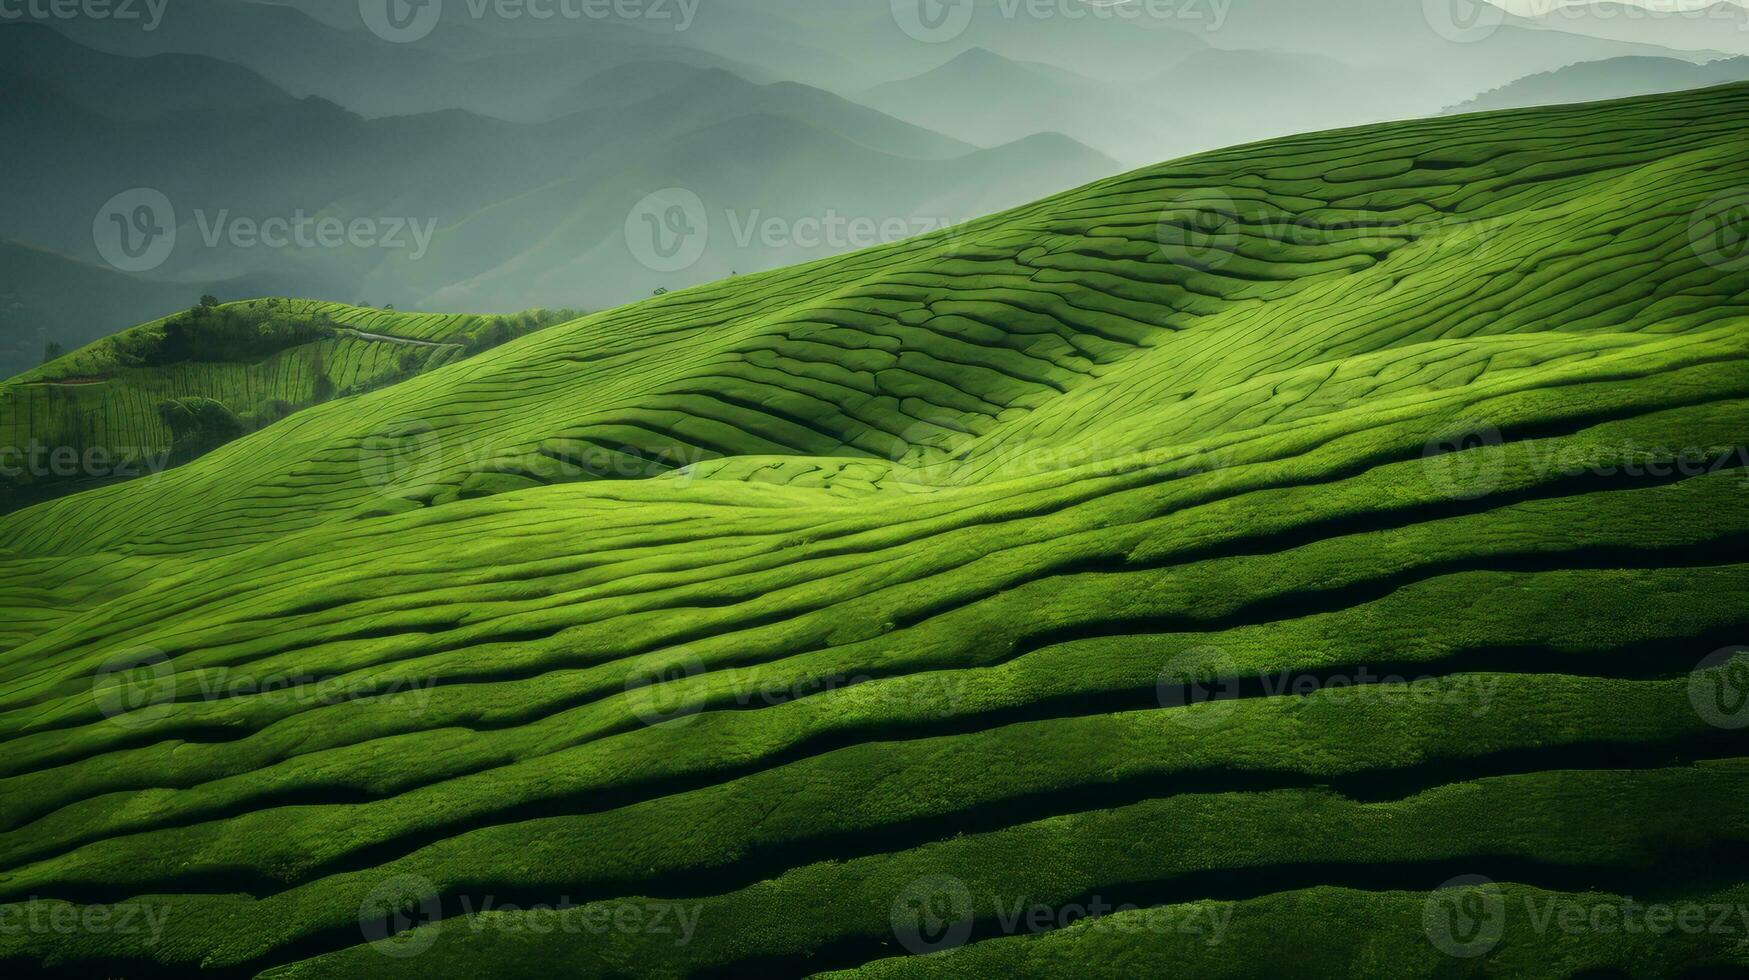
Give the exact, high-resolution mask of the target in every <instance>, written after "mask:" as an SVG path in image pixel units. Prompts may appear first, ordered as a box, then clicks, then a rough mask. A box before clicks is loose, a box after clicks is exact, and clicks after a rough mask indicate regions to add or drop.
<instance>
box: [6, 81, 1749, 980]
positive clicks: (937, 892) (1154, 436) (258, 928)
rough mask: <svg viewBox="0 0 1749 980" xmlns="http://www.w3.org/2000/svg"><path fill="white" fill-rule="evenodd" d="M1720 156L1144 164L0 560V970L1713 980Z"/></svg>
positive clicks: (1736, 112) (35, 511) (534, 362)
mask: <svg viewBox="0 0 1749 980" xmlns="http://www.w3.org/2000/svg"><path fill="white" fill-rule="evenodd" d="M1745 132H1749V86H1741V85H1739V86H1727V87H1722V88H1716V89H1707V90H1701V91H1695V92H1687V93H1679V94H1674V95H1663V96H1654V97H1648V98H1640V99H1633V100H1626V101H1620V102H1609V103H1598V104H1592V105H1584V106H1568V107H1557V108H1545V109H1531V110H1521V111H1512V112H1505V113H1495V114H1485V115H1473V116H1456V117H1445V118H1439V119H1434V120H1425V121H1412V122H1401V123H1390V124H1384V125H1376V126H1369V127H1365V128H1359V129H1351V130H1343V131H1337V132H1327V133H1315V134H1309V135H1304V136H1297V137H1292V138H1287V139H1281V140H1275V141H1271V142H1266V143H1260V144H1255V145H1250V146H1243V147H1236V148H1232V149H1228V150H1222V151H1218V152H1213V153H1208V154H1204V155H1199V156H1195V157H1191V158H1187V159H1182V160H1177V161H1172V162H1168V163H1164V164H1160V165H1158V166H1154V167H1150V168H1146V169H1143V170H1139V171H1136V172H1133V173H1129V174H1125V175H1122V176H1118V177H1113V178H1111V179H1108V180H1104V181H1101V182H1099V183H1095V184H1092V185H1089V186H1086V187H1083V188H1079V189H1076V190H1072V191H1069V192H1067V193H1064V194H1061V195H1058V196H1055V197H1052V198H1049V199H1046V200H1042V201H1039V202H1037V203H1035V204H1032V205H1029V206H1026V207H1022V208H1019V209H1017V210H1014V211H1010V212H1007V213H1004V214H999V215H995V216H992V217H989V218H984V219H979V220H977V221H974V222H971V223H969V224H966V225H962V226H959V227H956V228H952V229H947V230H945V231H942V232H938V233H935V234H932V235H929V236H925V237H922V238H916V239H912V240H908V241H905V242H901V243H897V244H894V245H890V246H885V247H881V248H877V249H874V250H871V251H866V252H859V253H856V254H852V255H847V256H842V257H838V258H833V259H829V260H824V261H820V262H816V263H812V264H809V265H804V266H799V267H795V268H789V269H783V270H778V271H774V272H770V273H763V274H759V275H750V276H740V277H735V278H732V279H728V280H724V281H722V282H719V283H715V284H709V285H705V286H700V287H697V288H693V289H689V290H684V291H677V292H674V293H671V294H667V295H663V296H658V297H655V298H652V299H649V300H646V301H643V302H639V303H636V304H633V305H630V306H626V307H622V308H618V309H614V310H608V311H604V312H601V313H596V314H592V315H588V316H583V317H579V318H576V319H571V320H568V321H567V322H564V323H561V324H559V325H556V326H552V327H549V328H547V329H543V330H539V331H536V332H533V333H530V334H528V335H527V336H522V337H520V338H518V339H514V340H511V341H509V342H507V343H504V344H502V345H501V346H497V347H494V348H492V349H490V350H485V351H483V352H481V353H479V354H477V355H476V356H473V357H470V358H468V359H466V360H449V359H447V358H439V359H440V360H441V363H434V364H432V365H429V369H428V370H421V371H419V372H417V373H415V374H414V375H413V376H411V377H407V378H405V379H404V380H399V381H398V383H394V384H392V385H386V386H382V387H374V388H373V387H372V386H371V385H370V384H365V385H363V387H362V388H360V389H359V390H357V391H356V392H355V393H351V394H347V395H345V396H344V397H336V398H334V399H331V400H327V401H323V402H321V403H320V404H313V405H311V406H309V407H306V408H303V409H301V410H300V411H297V412H296V413H295V414H292V415H290V416H288V417H286V418H284V419H282V420H280V421H278V422H276V423H274V424H271V425H268V426H266V427H265V428H262V429H260V430H259V431H254V432H252V433H249V434H247V435H244V436H242V437H241V438H237V439H235V440H234V441H231V442H228V443H227V444H225V445H222V446H220V447H218V448H216V449H213V450H212V451H210V452H208V453H206V454H205V455H202V456H200V458H198V459H195V460H193V461H191V462H189V463H187V464H186V465H183V466H179V467H176V468H174V469H170V470H167V471H165V472H162V473H159V474H156V475H151V476H146V477H142V478H140V479H136V480H132V481H129V482H127V483H125V484H120V485H115V486H106V487H100V488H96V489H90V490H86V491H84V492H80V493H76V494H71V495H67V496H63V497H60V498H57V499H54V500H51V501H47V502H44V503H40V504H37V505H35V506H32V507H29V508H26V509H23V510H19V511H17V512H14V513H11V514H8V515H4V516H0V613H4V615H3V616H0V741H3V743H4V746H5V749H6V751H4V752H0V962H5V963H10V964H11V965H14V966H24V967H32V968H38V969H43V970H47V971H50V972H61V973H65V974H69V975H83V974H89V973H93V972H97V973H107V974H111V975H127V976H152V975H163V976H186V975H193V974H196V973H197V972H201V973H204V974H205V975H212V976H223V977H231V976H237V977H249V976H257V975H262V976H271V977H278V978H294V977H295V978H305V977H355V976H373V977H377V976H381V977H397V976H407V977H418V978H420V980H430V978H433V977H450V976H454V977H458V978H459V977H476V976H484V975H507V976H554V975H564V976H585V977H620V976H633V975H635V976H654V977H681V976H791V975H805V974H815V973H822V974H832V975H835V976H868V977H877V978H884V977H899V976H904V977H909V976H945V977H987V976H1069V975H1080V976H1138V975H1140V976H1150V975H1174V974H1177V973H1183V974H1184V975H1193V976H1204V975H1207V976H1233V977H1240V976H1255V975H1257V974H1258V973H1259V972H1279V971H1290V972H1292V973H1294V974H1300V973H1303V974H1305V975H1308V976H1328V977H1350V976H1410V975H1440V976H1481V975H1490V976H1548V975H1563V976H1565V975H1573V974H1579V973H1587V972H1592V973H1596V974H1599V975H1631V976H1681V975H1690V974H1694V973H1698V972H1705V971H1731V970H1742V969H1746V968H1749V943H1746V942H1745V940H1749V914H1746V913H1745V910H1746V909H1749V803H1746V801H1749V707H1746V706H1745V705H1744V703H1743V702H1744V700H1745V696H1746V695H1749V676H1746V675H1749V653H1746V652H1745V651H1744V650H1743V648H1742V647H1741V646H1740V645H1741V644H1745V643H1749V551H1746V549H1745V545H1746V544H1749V455H1746V446H1749V360H1746V356H1749V260H1745V259H1744V258H1743V257H1742V256H1741V254H1740V251H1741V250H1740V248H1738V250H1737V253H1736V254H1734V253H1733V252H1732V251H1731V248H1732V247H1733V246H1734V245H1740V243H1739V242H1737V241H1736V240H1735V239H1733V238H1732V233H1733V232H1732V228H1731V227H1730V226H1729V224H1728V215H1729V214H1732V213H1735V212H1734V211H1733V210H1732V209H1733V208H1734V207H1738V206H1741V204H1742V202H1744V201H1749V141H1745V139H1744V138H1743V134H1744V133H1745ZM1733 202H1735V203H1733ZM1721 215H1724V216H1727V217H1721ZM309 310H310V312H312V313H316V314H320V315H321V316H324V317H329V318H333V319H335V320H344V321H345V322H346V323H347V324H348V325H351V326H352V327H353V328H354V329H356V330H358V331H365V332H376V333H384V334H389V333H393V334H395V335H397V336H403V337H409V338H420V339H431V340H433V341H436V342H448V340H447V339H446V338H451V337H452V336H453V335H454V331H456V330H457V329H465V327H458V325H457V324H455V323H453V322H452V321H450V320H447V319H444V318H440V317H431V316H427V315H406V314H391V313H384V312H382V311H353V310H348V309H345V308H330V307H320V308H317V307H310V308H309ZM347 318H355V319H347ZM379 328H380V329H379ZM321 344H323V345H331V346H330V347H329V349H328V350H327V351H326V353H324V355H323V356H324V361H323V363H324V365H325V369H326V370H327V371H329V372H330V373H331V375H332V378H333V383H334V385H335V386H336V387H337V388H341V389H345V388H348V387H351V386H353V385H354V384H357V383H359V382H361V381H369V380H370V379H374V378H378V377H379V374H378V373H377V372H379V371H383V370H387V368H386V367H384V366H383V364H384V361H385V359H386V360H387V361H388V362H392V361H393V360H394V357H393V355H394V354H395V353H396V351H392V350H391V351H389V352H387V353H384V352H380V351H379V350H378V346H379V345H378V344H377V343H375V342H370V341H366V340H360V339H358V338H334V339H329V340H324V341H322V342H321ZM124 346H125V345H124ZM305 356H306V355H304V354H302V353H295V355H294V354H293V353H288V354H287V355H280V356H277V357H270V358H268V359H267V360H266V361H263V362H260V363H254V364H250V365H235V364H225V365H212V366H207V365H194V364H186V365H181V366H179V367H177V368H176V369H175V371H174V372H169V373H157V374H150V375H148V376H143V377H145V378H149V380H140V381H137V382H134V381H129V380H127V379H130V378H132V377H134V374H133V373H132V372H137V371H148V370H158V371H161V370H162V369H148V368H129V367H121V366H118V365H117V364H116V363H115V360H114V350H113V345H112V347H111V348H105V347H104V345H103V344H102V343H100V344H99V345H96V346H95V347H93V348H88V349H86V350H84V351H79V352H75V353H74V354H72V355H69V356H68V358H67V359H65V361H64V362H57V364H58V365H60V366H59V367H57V366H55V365H51V367H52V368H54V369H55V370H59V371H62V372H63V373H62V374H61V375H60V377H62V378H66V377H76V376H79V374H80V373H81V372H84V373H89V374H92V375H99V374H102V375H107V376H110V377H113V378H114V379H115V380H113V381H111V382H109V384H111V385H120V386H122V387H121V388H118V389H117V392H119V391H121V390H125V388H126V385H128V384H134V385H136V386H137V387H138V389H139V395H138V396H137V401H138V403H139V404H141V405H145V404H147V403H148V402H150V401H151V400H152V399H154V398H161V397H164V396H165V395H166V394H169V393H172V392H174V393H178V394H180V393H183V392H187V393H189V394H191V395H192V394H200V395H204V396H206V397H211V398H215V399H220V400H230V401H231V402H232V403H233V404H239V403H245V402H249V401H251V400H252V399H257V398H258V396H259V397H269V396H270V395H269V393H277V394H272V395H271V397H281V398H286V399H287V400H293V401H295V400H296V398H294V397H293V396H296V395H300V394H302V393H304V389H303V388H301V387H299V386H300V385H306V384H307V383H308V382H307V380H306V379H305V374H306V373H307V372H308V362H307V360H304V359H303V358H305ZM433 356H434V357H438V355H433ZM181 372H193V373H195V374H199V373H202V372H204V373H205V378H204V380H202V381H200V382H199V385H200V386H199V387H196V383H195V382H194V381H193V380H190V379H191V378H192V377H193V376H194V375H193V374H189V375H184V374H183V373H181ZM172 376H174V378H175V379H176V380H174V381H172V380H168V379H169V378H170V377H172ZM33 378H36V380H35V381H33ZM46 379H47V376H46V375H45V376H40V377H39V376H36V375H26V376H24V377H23V378H21V379H20V380H19V382H17V384H22V385H25V386H27V387H28V386H30V385H32V384H38V383H40V382H41V381H44V380H46ZM177 386H182V387H177ZM366 388H368V389H370V390H364V389H366ZM0 397H10V398H23V397H25V396H24V395H22V394H17V393H10V392H9V393H7V394H5V395H3V396H0ZM32 397H40V396H32ZM68 397H84V395H83V392H81V393H80V395H78V396H68ZM119 404H121V398H120V397H119V395H118V396H117V397H115V398H114V399H113V400H112V401H110V402H109V403H108V405H109V406H110V407H109V408H106V409H105V411H104V412H103V415H102V417H103V418H104V419H105V420H106V424H113V425H115V426H117V427H120V426H125V425H135V426H139V427H140V428H138V429H136V430H131V431H136V432H139V433H142V435H140V436H139V438H142V439H143V438H146V435H145V434H144V433H146V432H147V429H148V428H149V426H150V424H151V422H152V420H153V417H152V416H150V414H149V413H146V412H145V411H144V410H143V409H129V410H118V409H115V406H117V405H119ZM128 404H133V402H128ZM11 418H12V416H11V415H10V414H9V415H8V419H9V420H10V419H11ZM44 424H46V423H43V422H39V421H33V422H31V423H29V426H34V427H35V428H29V430H28V431H32V432H41V431H44V430H43V429H42V428H41V426H42V425H44ZM1624 921H1631V922H1635V923H1638V924H1639V927H1638V928H1622V927H1621V926H1620V924H1621V923H1622V922H1624ZM124 923H125V924H124ZM1612 924H1613V925H1612Z"/></svg>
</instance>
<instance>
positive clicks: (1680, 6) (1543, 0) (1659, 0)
mask: <svg viewBox="0 0 1749 980" xmlns="http://www.w3.org/2000/svg"><path fill="white" fill-rule="evenodd" d="M1490 2H1491V3H1493V4H1494V5H1495V6H1497V7H1505V8H1506V9H1507V10H1510V11H1512V12H1513V13H1515V14H1525V15H1535V14H1539V13H1542V12H1544V11H1547V10H1549V9H1550V8H1552V7H1559V6H1563V5H1565V4H1568V3H1573V2H1574V0H1490ZM1614 2H1617V3H1623V4H1627V5H1629V6H1633V7H1645V8H1647V9H1650V10H1699V9H1701V8H1704V7H1710V6H1712V5H1713V4H1715V3H1719V2H1721V0H1614Z"/></svg>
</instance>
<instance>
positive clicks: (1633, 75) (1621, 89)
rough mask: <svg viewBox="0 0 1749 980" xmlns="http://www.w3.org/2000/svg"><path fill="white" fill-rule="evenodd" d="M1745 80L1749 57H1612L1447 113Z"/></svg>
mask: <svg viewBox="0 0 1749 980" xmlns="http://www.w3.org/2000/svg"><path fill="white" fill-rule="evenodd" d="M1745 80H1749V57H1746V58H1727V59H1725V60H1723V61H1714V62H1709V63H1707V64H1704V65H1695V64H1690V63H1689V62H1686V61H1681V60H1678V59H1675V58H1611V59H1609V60H1607V61H1592V62H1586V63H1585V64H1580V65H1569V66H1567V67H1566V68H1562V69H1559V70H1558V71H1551V72H1543V73H1542V74H1540V75H1532V76H1530V77H1529V78H1521V79H1519V80H1518V81H1516V82H1513V83H1512V84H1510V85H1504V86H1501V87H1500V88H1497V89H1495V90H1493V91H1492V92H1486V93H1483V94H1482V95H1479V96H1477V97H1476V98H1474V99H1471V100H1469V101H1468V102H1464V103H1461V104H1459V105H1455V106H1453V107H1451V109H1450V110H1448V111H1450V112H1453V113H1458V112H1485V111H1487V110H1490V109H1519V108H1524V107H1526V106H1535V105H1559V104H1562V103H1570V102H1598V101H1602V100H1604V99H1625V98H1628V97H1630V96H1635V95H1654V94H1657V93H1660V92H1678V91H1681V90H1683V89H1691V88H1705V87H1707V86H1710V85H1724V84H1726V83H1728V82H1741V81H1745Z"/></svg>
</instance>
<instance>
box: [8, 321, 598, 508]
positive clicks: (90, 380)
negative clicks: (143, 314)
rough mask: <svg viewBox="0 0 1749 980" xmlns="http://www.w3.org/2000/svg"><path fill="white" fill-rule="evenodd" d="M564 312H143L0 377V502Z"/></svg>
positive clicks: (476, 347) (232, 433) (224, 436)
mask: <svg viewBox="0 0 1749 980" xmlns="http://www.w3.org/2000/svg"><path fill="white" fill-rule="evenodd" d="M573 316H575V314H573V313H568V312H564V311H548V310H531V311H528V312H525V313H521V314H517V315H514V316H478V315H471V314H469V315H461V314H436V313H395V312H393V311H385V310H376V309H369V308H361V307H352V306H344V305H341V304H339V303H318V302H310V301H305V300H278V299H268V300H252V301H248V302H240V303H227V304H222V305H217V306H212V307H196V308H194V309H191V310H185V311H182V312H180V313H175V314H172V315H170V316H167V317H164V318H162V319H159V320H154V321H152V322H150V323H146V324H143V325H141V326H138V327H134V328H133V329H131V330H126V331H123V332H122V333H119V334H116V335H114V336H112V337H106V338H104V339H102V340H98V341H95V342H93V343H91V344H88V345H86V346H85V347H82V348H80V349H78V350H76V351H73V352H72V353H70V354H66V355H64V356H62V357H59V358H56V359H55V360H53V361H50V362H48V363H47V364H44V365H42V366H41V367H38V368H35V369H32V370H30V371H26V372H24V373H23V374H20V375H18V376H17V377H15V378H12V379H11V380H10V381H7V382H4V383H0V446H5V447H12V449H13V453H11V454H9V458H8V459H7V460H6V461H5V462H6V464H7V471H0V511H4V510H12V509H16V508H17V507H20V506H23V505H25V504H27V503H31V502H34V501H36V500H39V499H42V498H43V497H45V496H58V495H61V494H64V493H69V492H72V491H75V490H81V489H88V488H89V487H91V486H93V485H97V484H102V483H109V482H116V481H118V480H126V479H132V478H135V477H140V476H150V475H155V474H156V473H158V472H160V471H162V470H163V469H165V468H166V467H168V466H173V465H180V464H182V463H185V462H188V461H189V460H191V459H193V458H195V457H196V456H199V455H201V454H203V453H205V452H208V451H210V450H211V449H213V448H216V446H217V445H219V444H222V443H223V442H226V441H229V440H230V439H232V438H236V437H237V436H240V435H243V434H245V433H248V432H252V431H254V430H256V429H261V428H265V427H267V426H268V425H271V424H273V423H274V422H277V421H279V420H280V419H282V418H284V417H286V416H288V415H290V414H292V413H293V412H296V411H299V410H300V409H304V408H308V407H309V406H311V405H315V404H318V403H321V402H325V401H328V400H330V399H333V398H337V397H346V396H349V395H355V394H360V393H362V392H366V391H371V390H374V389H377V388H381V387H384V386H387V385H390V384H394V383H395V382H398V381H402V380H405V379H406V378H409V377H412V376H413V375H416V374H419V373H420V372H423V371H429V370H432V369H433V368H437V367H441V366H442V365H444V364H447V363H449V362H451V361H455V360H460V359H462V358H465V357H470V356H472V355H474V354H477V353H479V352H480V351H483V350H486V349H489V348H491V347H495V346H497V345H498V344H501V343H504V342H505V341H508V340H511V339H513V338H515V337H518V336H521V335H523V334H526V333H529V332H530V331H533V330H536V329H539V328H541V327H544V326H548V325H551V324H553V323H556V322H558V321H560V320H564V319H570V318H572V317H573ZM177 404H182V405H183V408H177V407H174V406H175V405H177ZM192 404H201V405H203V406H204V410H205V411H207V412H209V413H214V414H212V415H211V417H210V419H208V422H207V423H206V424H197V421H196V420H194V419H189V418H186V417H185V416H186V412H185V411H184V410H183V409H184V408H187V407H188V406H189V405H192ZM14 470H15V471H18V472H11V471H14Z"/></svg>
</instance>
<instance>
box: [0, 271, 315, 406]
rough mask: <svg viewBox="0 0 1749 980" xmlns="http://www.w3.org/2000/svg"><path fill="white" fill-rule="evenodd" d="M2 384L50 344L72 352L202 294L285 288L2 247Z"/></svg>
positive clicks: (185, 305)
mask: <svg viewBox="0 0 1749 980" xmlns="http://www.w3.org/2000/svg"><path fill="white" fill-rule="evenodd" d="M0 268H3V269H5V270H6V277H5V281H4V283H0V380H4V379H6V378H10V377H12V376H13V375H15V374H19V373H20V372H23V371H27V370H29V369H31V368H33V367H36V366H37V365H38V364H40V363H42V360H43V348H44V345H46V344H48V343H49V342H51V341H53V342H56V343H59V344H61V345H62V346H63V347H64V348H65V349H67V350H73V349H74V348H76V347H79V346H80V345H82V344H87V343H90V342H91V341H93V340H96V339H97V338H99V337H102V336H105V335H106V334H110V333H113V332H114V331H115V330H116V326H117V324H125V323H132V322H134V321H135V320H140V319H151V318H154V317H159V316H164V315H166V314H169V313H173V312H175V311H177V310H180V309H186V308H188V307H190V306H193V305H194V304H195V303H196V302H198V301H199V300H200V297H201V296H202V295H204V294H208V293H210V294H213V295H216V296H218V297H220V298H222V299H234V298H237V297H240V296H256V295H269V294H272V293H274V292H277V291H281V290H282V289H283V288H284V287H285V286H286V285H289V284H288V283H285V282H275V281H272V280H270V279H261V280H254V281H243V280H236V281H231V282H219V283H171V282H156V281H152V280H148V279H142V278H139V277H138V276H130V275H125V274H123V273H120V272H117V271H115V270H114V269H111V268H109V267H108V266H99V265H92V264H90V263H88V262H80V261H78V260H76V259H71V258H68V257H67V256H64V255H57V254H55V253H54V252H50V251H46V250H44V249H40V248H33V247H31V246H29V245H21V244H19V243H17V242H5V241H0Z"/></svg>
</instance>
